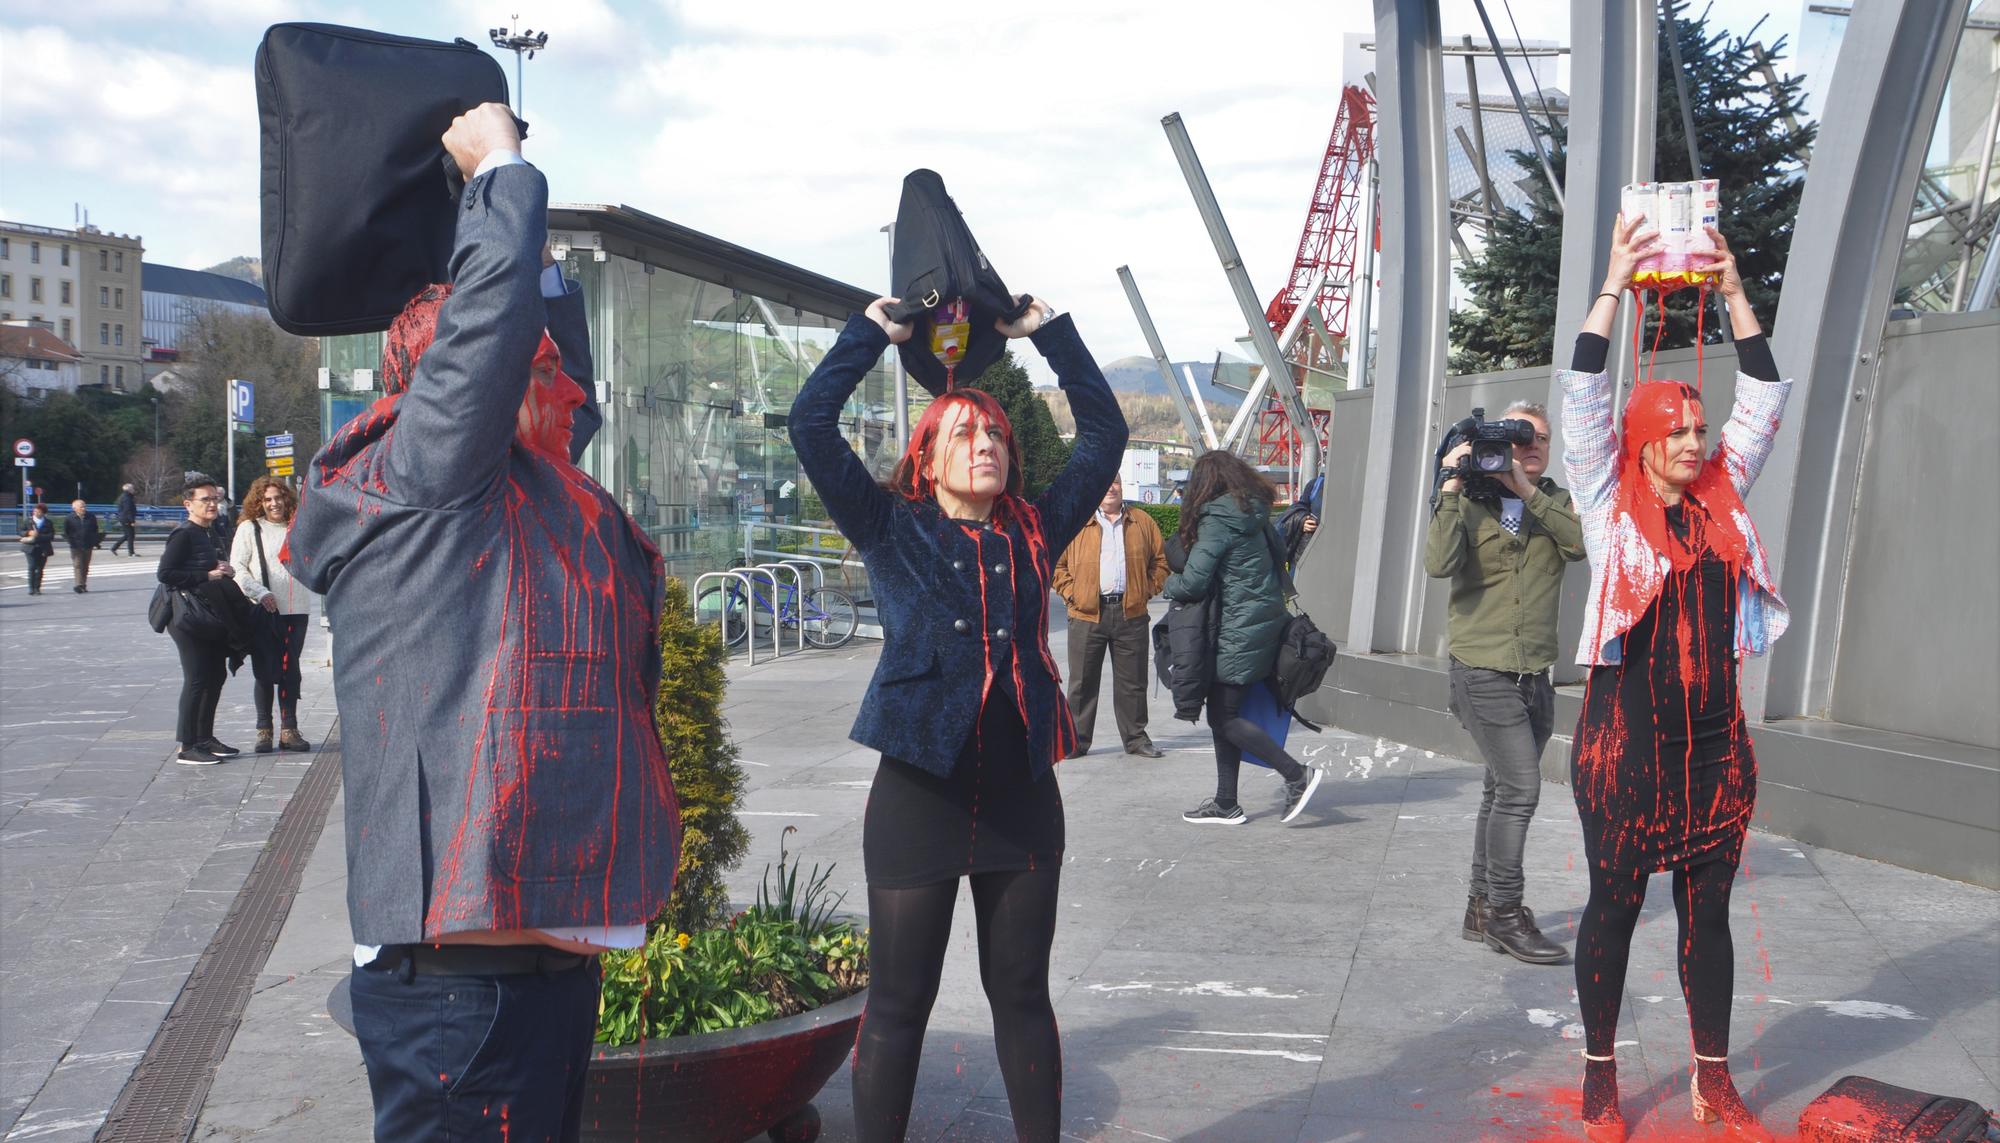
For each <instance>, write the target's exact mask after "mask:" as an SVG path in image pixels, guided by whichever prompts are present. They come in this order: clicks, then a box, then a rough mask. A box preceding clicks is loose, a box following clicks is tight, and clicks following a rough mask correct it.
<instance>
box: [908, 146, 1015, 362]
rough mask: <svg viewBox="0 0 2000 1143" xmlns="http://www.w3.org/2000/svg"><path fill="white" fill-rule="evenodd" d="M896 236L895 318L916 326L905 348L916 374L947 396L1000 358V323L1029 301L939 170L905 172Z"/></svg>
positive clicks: (1012, 317) (1003, 343)
mask: <svg viewBox="0 0 2000 1143" xmlns="http://www.w3.org/2000/svg"><path fill="white" fill-rule="evenodd" d="M894 237H895V250H894V253H893V254H892V255H891V257H890V259H889V262H890V266H889V269H890V277H891V279H892V282H893V285H894V287H895V290H896V293H897V296H898V297H899V298H900V300H899V301H898V302H897V303H896V304H895V305H892V306H890V307H888V310H889V317H890V318H891V319H892V320H894V321H898V322H911V323H914V324H915V326H916V331H915V332H914V333H913V334H911V336H910V340H908V341H906V342H904V343H903V344H902V345H901V346H899V347H898V352H899V353H900V354H901V355H902V358H903V368H904V369H906V370H908V371H909V374H910V376H912V377H914V378H916V379H917V381H918V383H919V384H921V385H922V386H923V387H924V388H925V389H928V390H930V393H931V395H932V396H933V397H941V396H943V395H944V394H945V392H946V391H947V390H949V389H952V388H954V387H955V386H956V385H958V384H959V383H961V382H965V381H971V380H972V379H974V378H976V377H978V376H979V375H980V374H981V373H984V372H985V371H986V367H987V366H989V365H992V364H993V363H994V362H995V361H998V360H1000V355H1001V354H1002V353H1003V352H1005V351H1006V349H1007V335H1006V334H1003V333H1001V332H1000V331H999V330H997V329H995V328H993V323H994V322H995V321H1002V322H1013V321H1018V320H1020V318H1021V315H1022V314H1025V313H1027V312H1028V299H1026V298H1021V299H1019V300H1016V299H1015V297H1014V295H1013V294H1012V293H1009V292H1008V290H1007V283H1005V282H1003V281H1001V280H1000V272H999V271H997V270H995V269H994V268H993V264H992V263H991V262H988V261H987V260H986V255H985V254H983V253H981V252H980V249H979V243H978V242H977V241H976V240H974V239H973V237H972V230H971V228H970V227H968V226H966V225H965V216H964V215H962V214H960V213H959V212H958V204H956V203H954V202H952V201H951V195H949V194H947V193H945V189H944V179H943V178H941V177H939V175H938V173H937V172H936V171H930V170H923V169H918V170H914V171H911V172H910V173H909V174H908V175H906V176H904V178H903V200H902V202H901V203H900V204H899V205H898V206H897V208H896V229H895V231H894Z"/></svg>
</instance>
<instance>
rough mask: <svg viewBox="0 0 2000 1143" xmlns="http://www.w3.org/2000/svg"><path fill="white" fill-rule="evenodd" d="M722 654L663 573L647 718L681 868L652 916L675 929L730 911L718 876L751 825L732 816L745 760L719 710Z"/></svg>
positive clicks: (715, 637) (682, 591)
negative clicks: (661, 754) (670, 804)
mask: <svg viewBox="0 0 2000 1143" xmlns="http://www.w3.org/2000/svg"><path fill="white" fill-rule="evenodd" d="M728 657H729V651H728V648H726V647H724V646H723V644H722V632H721V631H720V630H719V629H718V628H716V627H715V626H714V625H713V624H705V623H696V622H695V621H694V617H693V615H692V614H691V613H690V612H689V610H688V592H687V585H686V584H685V583H682V582H681V581H680V580H679V579H675V578H670V579H668V580H667V590H666V599H665V602H663V603H662V604H661V606H660V695H659V698H658V699H657V700H656V701H655V702H654V704H653V717H654V720H655V721H656V722H657V723H658V724H659V730H660V746H661V747H662V748H663V749H665V750H666V752H667V768H668V771H669V772H670V773H671V774H672V775H673V778H674V796H675V797H676V798H678V799H679V801H680V807H681V855H680V867H679V871H678V873H677V874H676V876H675V880H674V893H673V897H672V898H670V899H669V900H668V902H667V907H666V909H665V911H664V912H663V913H662V914H661V916H660V917H659V918H658V923H660V924H663V925H667V926H670V927H671V928H672V929H673V930H674V931H675V932H682V933H694V932H700V931H701V930H703V929H707V928H713V927H714V926H715V925H717V924H720V923H721V921H722V918H723V917H724V916H725V915H727V914H728V912H729V890H728V887H727V886H726V885H725V884H724V883H723V876H724V875H725V874H727V873H728V872H729V871H730V870H731V869H734V868H735V867H736V865H737V863H738V862H740V861H742V860H743V852H744V851H745V850H746V849H748V848H749V846H750V832H749V831H748V830H746V829H744V828H743V823H742V822H740V821H738V820H737V819H736V805H737V803H738V802H739V801H741V800H742V797H743V766H742V764H741V763H739V762H738V761H737V760H736V744H735V743H733V742H731V741H730V740H729V733H728V725H727V724H726V723H725V722H724V721H723V717H722V699H723V693H724V691H725V689H726V688H727V686H728V679H727V678H726V677H725V676H724V674H723V667H724V665H725V663H726V662H727V660H728Z"/></svg>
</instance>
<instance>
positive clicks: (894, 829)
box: [861, 683, 1064, 889]
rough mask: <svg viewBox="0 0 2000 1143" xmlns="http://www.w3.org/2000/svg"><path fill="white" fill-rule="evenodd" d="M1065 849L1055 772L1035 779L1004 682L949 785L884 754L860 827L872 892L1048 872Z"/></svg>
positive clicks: (1023, 733)
mask: <svg viewBox="0 0 2000 1143" xmlns="http://www.w3.org/2000/svg"><path fill="white" fill-rule="evenodd" d="M1063 844H1064V829H1063V805H1062V792H1061V791H1060V790H1059V789H1058V788H1057V786H1056V773H1055V768H1054V767H1050V768H1049V770H1048V771H1047V772H1046V773H1045V774H1043V776H1042V777H1041V778H1040V779H1039V780H1037V779H1036V778H1035V776H1034V772H1033V770H1032V769H1031V768H1030V766H1029V762H1028V733H1027V729H1026V727H1025V725H1024V724H1023V723H1022V721H1021V712H1020V709H1019V706H1018V705H1017V702H1016V700H1015V698H1014V696H1013V694H1012V693H1011V692H1010V691H1009V690H1007V689H1006V688H1005V687H1002V686H1000V685H998V684H997V683H996V684H995V685H994V687H993V689H992V690H991V691H990V692H989V693H988V694H987V696H986V703H985V705H984V706H983V707H981V708H980V712H979V723H978V725H977V726H975V727H974V728H973V732H972V734H971V736H970V737H968V738H967V739H966V741H965V745H964V747H962V748H961V749H960V750H959V754H958V761H957V764H956V765H954V766H953V767H952V771H951V776H950V777H948V778H940V777H938V776H936V775H935V774H931V773H929V772H928V771H925V770H920V769H918V768H917V767H915V766H912V765H909V764H908V763H906V762H902V761H899V760H897V759H895V758H891V757H889V756H888V755H886V754H885V755H883V756H882V764H881V766H880V767H878V768H877V769H876V771H875V784H874V786H873V787H872V788H871V789H870V790H869V792H868V811H867V814H866V816H865V818H864V820H863V823H862V827H861V858H862V863H863V866H864V868H865V869H866V870H867V873H868V885H869V887H870V888H873V889H913V888H916V887H917V886H920V885H934V884H936V883H937V882H940V881H955V880H957V879H958V878H960V877H963V876H965V875H967V874H972V873H999V872H1005V871H1012V870H1024V869H1039V868H1046V867H1049V866H1050V865H1054V864H1060V863H1061V861H1062V854H1063Z"/></svg>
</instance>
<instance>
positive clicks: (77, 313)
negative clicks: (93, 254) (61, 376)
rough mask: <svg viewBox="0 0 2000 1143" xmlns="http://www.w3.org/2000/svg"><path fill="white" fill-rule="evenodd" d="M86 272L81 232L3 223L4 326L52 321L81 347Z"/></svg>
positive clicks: (0, 303) (0, 290)
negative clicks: (13, 322) (79, 237)
mask: <svg viewBox="0 0 2000 1143" xmlns="http://www.w3.org/2000/svg"><path fill="white" fill-rule="evenodd" d="M82 268H83V252H82V249H81V247H80V245H79V243H78V240H77V236H76V232H75V231H73V230H57V229H54V228H53V227H48V226H28V225H25V224H23V223H18V222H0V322H6V321H26V322H46V323H48V327H49V329H50V331H51V332H53V333H55V334H56V335H57V336H58V337H60V338H61V339H62V340H63V341H65V342H68V343H70V344H72V345H74V344H76V342H77V341H78V340H79V339H80V338H81V337H82V336H83V335H82V332H81V331H82V329H83V311H82V308H81V300H82V294H83V284H82V279H81V277H80V272H81V270H82Z"/></svg>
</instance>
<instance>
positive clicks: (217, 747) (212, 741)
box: [195, 735, 243, 758]
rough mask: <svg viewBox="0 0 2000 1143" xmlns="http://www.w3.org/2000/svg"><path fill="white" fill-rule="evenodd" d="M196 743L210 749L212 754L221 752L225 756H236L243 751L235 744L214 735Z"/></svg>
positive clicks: (207, 749)
mask: <svg viewBox="0 0 2000 1143" xmlns="http://www.w3.org/2000/svg"><path fill="white" fill-rule="evenodd" d="M195 745H196V746H198V747H200V748H201V749H203V750H206V751H208V752H209V753H210V754H220V755H222V756H223V757H224V758H234V757H236V756H237V755H238V754H241V753H243V752H242V751H241V750H238V749H236V748H235V747H234V746H231V745H230V744H228V743H227V742H224V741H222V740H221V739H219V738H216V737H215V736H213V735H210V736H209V737H207V738H204V739H202V740H201V741H200V742H197V743H195Z"/></svg>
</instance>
